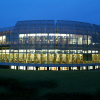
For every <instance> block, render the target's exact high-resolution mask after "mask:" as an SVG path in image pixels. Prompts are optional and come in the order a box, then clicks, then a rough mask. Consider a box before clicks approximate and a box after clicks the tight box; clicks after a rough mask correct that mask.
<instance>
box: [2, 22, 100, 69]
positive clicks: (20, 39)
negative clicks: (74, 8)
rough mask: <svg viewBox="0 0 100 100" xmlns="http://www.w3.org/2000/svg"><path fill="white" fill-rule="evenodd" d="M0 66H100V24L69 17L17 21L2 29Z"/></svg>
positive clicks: (30, 67) (25, 67) (91, 67)
mask: <svg viewBox="0 0 100 100" xmlns="http://www.w3.org/2000/svg"><path fill="white" fill-rule="evenodd" d="M0 66H4V67H6V66H10V68H11V69H22V70H90V69H98V68H99V66H100V26H99V25H95V24H90V23H84V22H76V21H66V20H57V21H54V20H31V21H18V22H17V23H16V25H15V26H13V27H8V28H2V29H0Z"/></svg>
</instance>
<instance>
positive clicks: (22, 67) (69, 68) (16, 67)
mask: <svg viewBox="0 0 100 100" xmlns="http://www.w3.org/2000/svg"><path fill="white" fill-rule="evenodd" d="M10 69H14V70H52V71H58V70H95V69H99V66H78V67H35V66H10Z"/></svg>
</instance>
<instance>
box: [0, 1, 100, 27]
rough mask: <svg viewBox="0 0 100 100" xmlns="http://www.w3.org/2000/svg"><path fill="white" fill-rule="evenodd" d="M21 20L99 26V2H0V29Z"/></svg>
mask: <svg viewBox="0 0 100 100" xmlns="http://www.w3.org/2000/svg"><path fill="white" fill-rule="evenodd" d="M23 20H71V21H81V22H88V23H93V24H97V25H100V0H0V28H2V27H9V26H14V25H15V24H16V22H17V21H23Z"/></svg>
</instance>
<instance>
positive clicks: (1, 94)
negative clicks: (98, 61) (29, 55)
mask: <svg viewBox="0 0 100 100" xmlns="http://www.w3.org/2000/svg"><path fill="white" fill-rule="evenodd" d="M2 99H4V100H5V99H6V100H22V99H23V100H27V99H28V100H84V99H88V100H94V99H95V100H100V71H22V70H8V69H6V70H5V69H0V100H2Z"/></svg>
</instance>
